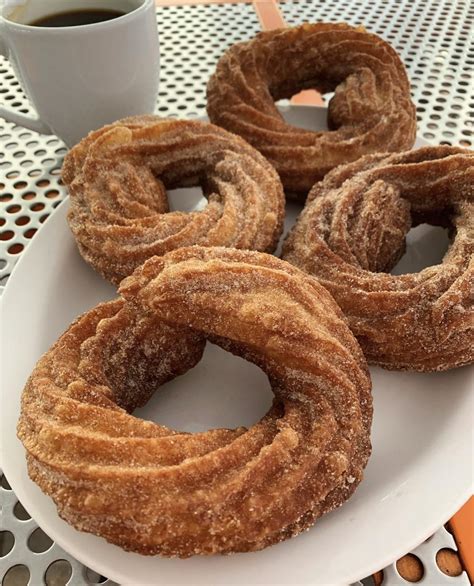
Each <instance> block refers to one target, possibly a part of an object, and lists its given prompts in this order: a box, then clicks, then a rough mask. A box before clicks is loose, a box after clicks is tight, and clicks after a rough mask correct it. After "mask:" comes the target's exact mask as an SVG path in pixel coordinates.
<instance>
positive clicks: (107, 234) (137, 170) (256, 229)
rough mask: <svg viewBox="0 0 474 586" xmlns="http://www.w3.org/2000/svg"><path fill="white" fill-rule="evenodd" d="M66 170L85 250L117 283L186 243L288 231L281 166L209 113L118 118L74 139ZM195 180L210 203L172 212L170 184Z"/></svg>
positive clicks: (267, 242)
mask: <svg viewBox="0 0 474 586" xmlns="http://www.w3.org/2000/svg"><path fill="white" fill-rule="evenodd" d="M62 175H63V180H64V183H65V184H66V185H67V187H68V191H69V196H70V201H71V207H70V211H69V216H68V218H69V225H70V227H71V230H72V232H73V234H74V237H75V239H76V241H77V244H78V247H79V251H80V253H81V255H82V256H83V257H84V259H85V260H86V261H87V262H88V263H90V264H91V265H92V266H93V267H94V268H95V269H96V270H97V271H98V272H99V273H100V274H102V275H103V276H104V277H105V278H106V279H107V280H109V281H111V282H112V283H115V284H118V283H120V281H121V280H122V279H123V278H124V277H126V276H128V275H130V274H131V273H132V272H133V271H134V269H135V268H136V267H137V266H140V265H141V264H142V263H143V262H145V260H147V259H148V258H150V257H151V256H154V255H161V254H165V253H166V252H168V251H170V250H174V249H175V248H179V247H180V246H189V245H193V244H201V245H204V246H229V247H234V248H244V249H255V250H261V251H265V252H273V250H274V249H275V246H276V244H277V242H278V239H279V237H280V234H281V230H282V223H283V215H284V195H283V190H282V186H281V183H280V180H279V179H278V175H277V174H276V173H275V171H274V169H273V168H272V167H271V165H270V164H269V163H268V162H267V161H266V160H265V159H264V157H262V156H261V155H260V154H259V153H258V152H257V151H255V149H253V148H252V147H251V146H250V145H248V144H247V143H245V141H243V140H242V139H240V138H239V137H237V136H234V135H232V134H230V133H228V132H226V131H225V130H222V129H221V128H217V127H216V126H213V125H211V124H207V123H205V122H199V121H190V120H166V119H161V118H159V117H157V116H141V117H134V118H127V119H124V120H121V121H118V122H116V123H115V124H113V125H110V126H105V127H104V128H102V129H100V130H98V131H96V132H93V133H91V134H90V135H89V136H88V137H86V138H85V139H84V140H82V141H81V142H80V143H79V144H78V145H77V146H75V147H74V148H73V149H72V150H71V151H70V152H69V153H68V155H67V156H66V158H65V161H64V166H63V172H62ZM197 184H200V185H201V186H202V188H203V193H204V195H205V197H206V198H207V200H208V204H207V206H206V208H205V209H204V210H202V211H196V212H191V213H185V212H182V211H174V212H169V208H168V198H167V194H166V187H168V188H173V187H182V186H189V185H197Z"/></svg>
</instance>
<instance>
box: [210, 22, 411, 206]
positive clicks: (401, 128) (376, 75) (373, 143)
mask: <svg viewBox="0 0 474 586" xmlns="http://www.w3.org/2000/svg"><path fill="white" fill-rule="evenodd" d="M306 88H315V89H317V90H318V91H320V92H322V93H327V92H332V91H334V92H335V93H334V96H333V97H332V99H331V100H330V102H329V109H328V127H329V131H327V132H311V131H308V130H304V129H303V128H297V127H295V126H291V125H289V124H287V123H286V122H285V121H284V119H283V117H282V115H281V114H280V112H279V110H278V109H277V107H276V106H275V101H277V100H280V99H282V98H290V97H291V96H292V95H294V94H296V93H298V92H299V91H300V90H302V89H306ZM207 111H208V114H209V118H210V120H211V122H214V123H215V124H218V125H219V126H222V127H223V128H226V129H227V130H230V131H231V132H234V133H235V134H239V135H240V136H242V137H243V138H245V140H247V141H248V142H249V143H250V144H252V145H253V146H254V147H255V148H257V149H258V150H259V151H260V152H261V153H262V154H263V155H265V157H267V159H268V160H269V161H270V162H271V163H272V164H273V165H274V166H275V168H276V169H277V171H278V173H279V174H280V178H281V180H282V182H283V185H284V187H285V189H286V190H287V192H288V193H289V195H294V196H297V197H299V198H305V197H306V194H307V193H308V191H309V190H310V189H311V187H312V186H313V185H314V183H315V181H317V180H320V179H322V177H323V176H324V175H325V174H326V173H327V172H328V171H330V170H331V169H332V168H334V167H337V166H338V165H341V164H343V163H348V162H350V161H354V160H356V159H358V158H360V157H361V156H363V155H366V154H369V153H376V152H379V151H384V152H386V151H387V152H389V151H402V150H405V149H408V148H410V147H411V146H412V145H413V143H414V141H415V135H416V115H415V106H414V105H413V103H412V101H411V99H410V84H409V81H408V78H407V74H406V71H405V68H404V66H403V63H402V61H401V60H400V57H399V56H398V55H397V53H396V52H395V51H394V49H392V47H391V46H390V45H389V44H388V43H386V42H385V41H384V40H382V39H381V38H380V37H378V36H377V35H374V34H371V33H369V32H367V31H366V30H365V29H364V28H363V27H358V28H354V27H351V26H349V25H347V24H334V23H316V24H308V23H306V24H303V25H301V26H297V27H294V28H288V29H281V30H274V31H269V32H263V33H259V34H258V35H257V36H256V37H254V38H253V39H251V40H250V41H247V42H244V43H238V44H236V45H232V46H231V47H230V48H229V49H228V50H227V51H226V53H224V55H223V56H222V57H221V59H220V60H219V62H218V64H217V67H216V71H215V73H214V74H213V76H212V77H211V79H210V81H209V84H208V87H207Z"/></svg>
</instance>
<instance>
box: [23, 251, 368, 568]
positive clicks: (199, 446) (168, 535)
mask: <svg viewBox="0 0 474 586" xmlns="http://www.w3.org/2000/svg"><path fill="white" fill-rule="evenodd" d="M120 292H121V294H122V296H123V298H122V299H117V300H115V301H111V302H109V303H105V304H102V305H99V306H97V307H96V308H95V309H93V310H91V311H89V312H88V313H86V314H84V315H83V316H82V317H80V318H79V319H78V320H77V321H76V322H75V323H74V324H72V325H71V326H70V327H69V328H68V330H67V331H66V333H65V334H64V335H63V336H62V337H61V338H60V339H59V341H58V342H57V343H56V344H55V345H54V346H53V347H52V348H51V349H50V350H49V352H47V353H46V354H45V356H43V358H42V359H41V360H40V361H39V362H38V364H37V366H36V368H35V370H34V372H33V374H32V376H31V377H30V379H29V381H28V383H27V385H26V387H25V390H24V393H23V397H22V412H21V419H20V422H19V426H18V434H19V437H20V438H21V440H22V441H23V443H24V445H25V447H26V449H27V453H28V469H29V474H30V476H31V478H33V480H34V481H35V482H36V483H38V484H39V486H40V487H41V488H42V490H43V491H44V492H45V493H46V494H48V495H50V496H51V497H52V498H53V500H54V501H55V503H56V505H57V507H58V511H59V514H60V515H61V516H62V517H63V518H64V519H65V520H66V521H68V522H69V523H71V524H72V525H73V526H74V527H76V528H78V529H80V530H83V531H88V532H91V533H95V534H96V535H100V536H102V537H105V538H106V539H107V540H109V541H111V542H112V543H115V544H117V545H120V546H122V547H123V548H125V549H127V550H132V551H136V552H139V553H143V554H156V553H160V554H163V555H166V556H181V557H188V556H191V555H195V554H212V553H231V552H237V551H252V550H258V549H262V548H264V547H266V546H268V545H271V544H272V543H276V542H278V541H281V540H284V539H287V538H289V537H291V536H293V535H296V534H298V533H299V532H300V531H302V530H304V529H306V528H308V527H309V526H311V525H312V524H313V523H314V521H315V519H316V518H317V517H319V516H320V515H322V514H323V513H324V512H326V511H329V510H331V509H333V508H335V507H337V506H339V505H340V504H341V503H343V502H344V501H345V500H346V499H347V498H348V497H349V496H350V495H351V494H352V492H353V491H354V489H355V488H356V486H357V485H358V483H359V482H360V480H361V477H362V472H363V469H364V467H365V465H366V462H367V459H368V456H369V453H370V439H369V433H370V425H371V419H372V401H371V394H370V378H369V375H368V370H367V365H366V363H365V360H364V357H363V354H362V352H361V350H360V348H359V346H358V344H357V342H356V340H355V338H354V337H353V335H352V334H351V332H350V330H349V329H348V327H347V326H346V324H345V322H344V320H343V316H342V313H341V311H340V309H339V308H338V306H337V305H336V303H335V302H334V300H333V299H332V297H331V296H330V295H329V294H328V293H327V291H326V290H325V289H323V287H321V286H320V285H319V284H318V283H317V281H316V280H315V279H313V278H312V277H309V276H307V275H305V274H304V273H302V272H301V271H300V270H298V269H296V268H294V267H292V266H291V265H289V264H288V263H285V262H284V261H281V260H279V259H277V258H275V257H272V256H269V255H266V254H263V253H257V252H248V251H238V250H233V249H225V248H202V247H190V248H183V249H179V250H176V251H173V252H171V253H168V254H167V255H165V256H164V257H155V258H153V259H150V260H149V261H148V262H146V263H145V264H144V265H143V267H141V268H139V269H137V271H136V272H135V273H134V274H133V275H132V276H130V277H129V278H128V279H126V280H125V281H124V282H123V283H122V286H121V288H120ZM206 339H207V340H211V341H213V342H214V343H216V344H219V345H220V346H222V347H223V348H225V349H227V350H229V351H230V352H233V353H235V354H238V355H240V356H243V357H244V358H246V359H247V360H250V361H252V362H254V363H255V364H257V365H258V366H259V367H261V368H262V369H263V370H264V371H265V372H266V373H267V375H268V377H269V380H270V382H271V385H272V389H273V392H274V393H275V400H274V404H273V406H272V408H271V409H270V411H269V412H268V413H267V414H266V415H265V416H264V417H263V418H262V419H261V420H260V421H259V422H258V423H256V424H255V425H254V426H252V427H251V428H249V429H246V428H243V427H242V428H238V429H234V430H230V429H214V430H209V431H206V432H203V433H196V434H189V433H183V432H179V431H175V430H172V429H169V428H166V427H165V426H162V425H158V424H156V423H152V422H149V421H143V420H140V419H137V418H135V417H133V416H132V415H130V414H128V413H127V412H126V411H125V410H124V409H123V408H122V407H126V408H127V409H128V410H129V411H131V410H132V409H133V408H134V407H136V406H138V405H141V404H142V403H143V402H144V401H146V400H147V399H148V397H149V394H150V393H149V391H150V389H152V388H153V389H156V388H157V387H158V386H159V385H160V384H162V383H163V382H164V381H166V380H169V379H171V378H173V377H174V376H177V375H178V374H181V373H183V372H184V371H185V370H187V369H189V368H191V367H192V366H193V365H194V364H195V363H196V362H197V361H198V360H199V359H200V356H201V353H202V350H203V347H204V344H205V341H206Z"/></svg>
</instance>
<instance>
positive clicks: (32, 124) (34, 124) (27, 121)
mask: <svg viewBox="0 0 474 586" xmlns="http://www.w3.org/2000/svg"><path fill="white" fill-rule="evenodd" d="M1 28H2V27H0V30H1ZM0 55H3V56H4V57H6V58H8V46H7V44H6V39H5V36H4V35H2V36H0ZM0 116H1V117H2V118H5V120H6V121H7V122H13V124H17V125H19V126H24V127H25V128H28V129H29V130H34V131H35V132H39V133H40V134H53V131H52V130H51V128H50V127H49V126H48V125H47V124H46V123H45V122H43V121H42V120H40V119H39V118H31V117H30V116H25V115H24V114H20V113H19V112H15V111H14V110H11V109H10V108H4V107H2V106H0Z"/></svg>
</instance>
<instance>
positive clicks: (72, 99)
mask: <svg viewBox="0 0 474 586" xmlns="http://www.w3.org/2000/svg"><path fill="white" fill-rule="evenodd" d="M89 8H91V9H111V8H113V9H116V10H119V11H123V12H125V14H124V15H123V16H119V17H117V18H114V19H112V20H108V21H103V22H99V23H96V24H87V25H82V26H68V27H59V28H56V27H54V28H53V27H41V26H30V25H29V24H28V23H32V22H35V21H37V20H38V19H40V18H42V17H46V16H50V15H52V14H57V13H61V12H65V11H70V10H78V9H89ZM0 53H1V54H3V55H5V56H7V57H8V59H9V60H10V62H11V63H12V65H13V67H14V69H15V72H16V74H17V76H18V78H19V79H20V82H21V84H22V86H23V88H24V90H25V92H26V94H27V95H28V97H29V99H30V101H31V102H32V103H33V105H34V107H35V108H36V111H37V113H38V118H37V119H35V118H31V117H29V116H25V115H23V114H21V113H20V112H16V111H14V110H12V109H9V108H5V107H3V108H2V107H0V116H2V117H3V118H5V119H6V120H8V121H10V122H13V123H15V124H18V125H21V126H24V127H25V128H29V129H31V130H36V131H37V132H41V133H43V134H56V135H57V136H59V137H60V138H62V140H63V141H64V142H65V143H66V144H67V145H68V146H72V145H74V144H76V143H77V142H78V141H79V140H80V139H81V138H82V137H84V136H85V135H86V134H87V133H88V132H89V131H90V130H93V129H96V128H100V127H101V126H103V125H104V124H108V123H110V122H113V121H115V120H118V119H119V118H123V117H125V116H132V115H135V114H149V113H153V111H154V108H155V104H156V98H157V93H158V78H159V44H158V30H157V26H156V12H155V3H154V0H114V1H113V3H112V2H111V0H67V1H65V0H8V1H7V2H6V5H5V6H4V8H3V18H1V19H0Z"/></svg>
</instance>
